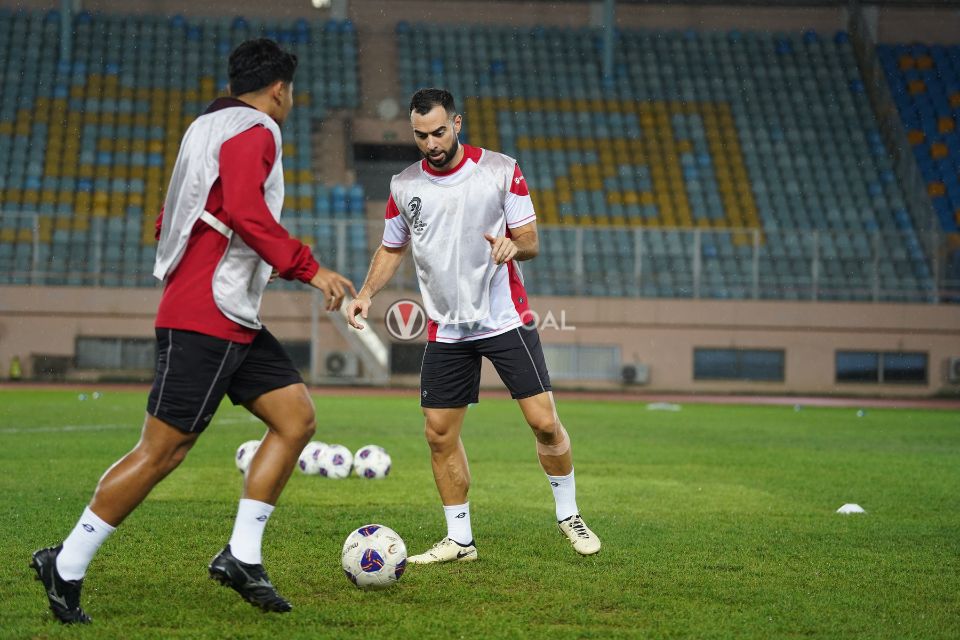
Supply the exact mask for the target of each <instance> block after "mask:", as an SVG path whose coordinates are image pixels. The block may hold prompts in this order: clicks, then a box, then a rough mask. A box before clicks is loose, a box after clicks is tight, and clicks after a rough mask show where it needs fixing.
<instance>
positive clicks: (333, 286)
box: [310, 267, 357, 311]
mask: <svg viewBox="0 0 960 640" xmlns="http://www.w3.org/2000/svg"><path fill="white" fill-rule="evenodd" d="M310 286H313V287H316V288H317V289H320V291H323V297H324V300H326V302H327V311H337V310H338V309H339V308H340V305H342V304H343V297H344V296H345V295H347V292H350V294H351V295H354V296H355V295H357V290H356V289H354V288H353V282H351V281H350V279H349V278H347V277H346V276H342V275H340V274H339V273H337V272H336V271H331V270H330V269H324V268H323V267H320V268H319V269H317V273H316V274H315V275H314V276H313V278H311V279H310Z"/></svg>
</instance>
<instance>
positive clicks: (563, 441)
mask: <svg viewBox="0 0 960 640" xmlns="http://www.w3.org/2000/svg"><path fill="white" fill-rule="evenodd" d="M484 355H485V356H487V357H488V358H489V359H490V360H491V362H493V364H494V367H496V369H497V373H499V374H500V378H501V379H502V380H503V382H504V384H506V386H507V388H508V389H509V390H510V395H511V396H512V397H513V398H514V399H515V400H517V403H518V404H519V405H520V410H521V411H522V412H523V416H524V418H525V419H526V421H527V424H528V425H530V428H531V430H532V431H533V434H534V437H535V438H536V443H537V457H538V458H539V460H540V466H541V467H542V468H543V470H544V473H546V475H547V480H548V481H549V482H550V488H551V490H552V491H553V498H554V505H555V512H556V517H557V526H558V527H559V529H560V531H561V533H563V534H564V535H565V536H566V537H567V539H568V540H570V542H571V544H572V545H573V548H574V549H575V550H576V551H577V553H580V554H582V555H592V554H594V553H597V552H598V551H600V539H599V538H598V537H597V536H596V534H594V533H593V532H592V531H590V529H589V528H588V527H587V526H586V524H584V522H583V519H582V518H581V517H580V514H579V509H578V508H577V501H576V481H575V479H574V471H573V451H572V448H571V443H570V436H569V435H568V434H567V431H566V429H564V428H563V424H562V423H561V422H560V416H559V415H558V414H557V407H556V404H555V402H554V398H553V392H552V391H551V385H550V374H549V372H548V371H547V364H546V359H545V358H544V356H543V348H542V347H541V345H540V336H539V334H538V333H537V330H536V328H535V327H533V326H528V327H524V328H521V329H516V330H515V331H511V332H508V333H506V334H503V335H502V336H497V337H496V338H492V339H491V340H490V341H489V342H488V343H487V344H486V346H485V349H484Z"/></svg>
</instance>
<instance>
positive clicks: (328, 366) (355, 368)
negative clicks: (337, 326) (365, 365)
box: [322, 351, 360, 378]
mask: <svg viewBox="0 0 960 640" xmlns="http://www.w3.org/2000/svg"><path fill="white" fill-rule="evenodd" d="M322 362H323V370H324V373H326V374H327V375H328V376H333V377H335V378H357V377H359V376H360V358H358V357H357V354H355V353H351V352H349V351H328V352H327V353H325V354H324V355H323V361H322Z"/></svg>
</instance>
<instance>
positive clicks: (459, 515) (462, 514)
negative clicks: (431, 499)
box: [457, 511, 467, 520]
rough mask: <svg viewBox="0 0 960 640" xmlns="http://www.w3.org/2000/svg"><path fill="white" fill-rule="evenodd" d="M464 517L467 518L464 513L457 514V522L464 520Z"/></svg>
mask: <svg viewBox="0 0 960 640" xmlns="http://www.w3.org/2000/svg"><path fill="white" fill-rule="evenodd" d="M466 517H467V512H466V511H461V512H460V513H458V514H457V519H458V520H459V519H460V518H466Z"/></svg>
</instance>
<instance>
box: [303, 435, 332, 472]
mask: <svg viewBox="0 0 960 640" xmlns="http://www.w3.org/2000/svg"><path fill="white" fill-rule="evenodd" d="M326 446H327V443H326V442H308V443H307V446H305V447H304V448H303V451H302V452H300V460H299V461H298V462H297V466H298V467H299V468H300V471H302V472H304V473H305V474H307V475H308V476H316V475H320V460H319V458H320V452H321V451H323V450H324V449H325V448H326Z"/></svg>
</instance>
